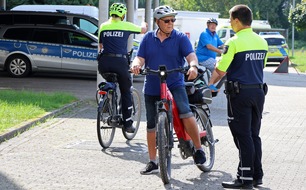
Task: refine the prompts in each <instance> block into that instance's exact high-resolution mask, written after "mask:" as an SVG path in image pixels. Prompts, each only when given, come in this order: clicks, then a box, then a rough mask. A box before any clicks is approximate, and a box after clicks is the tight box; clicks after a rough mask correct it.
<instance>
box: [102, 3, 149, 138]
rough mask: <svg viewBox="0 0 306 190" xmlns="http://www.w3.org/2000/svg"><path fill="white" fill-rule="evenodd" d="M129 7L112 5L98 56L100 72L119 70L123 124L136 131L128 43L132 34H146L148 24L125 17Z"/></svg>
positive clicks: (116, 71) (129, 131)
mask: <svg viewBox="0 0 306 190" xmlns="http://www.w3.org/2000/svg"><path fill="white" fill-rule="evenodd" d="M126 12H127V8H126V6H125V5H124V4H122V3H114V4H112V5H111V7H110V9H109V15H110V19H109V20H108V21H106V22H104V23H102V24H101V26H100V28H99V49H100V52H101V57H100V58H99V60H98V70H99V73H100V74H102V73H107V72H113V73H117V74H118V83H119V88H120V93H121V97H122V115H123V127H124V130H125V131H126V132H128V133H134V131H135V128H134V127H133V125H132V124H133V120H132V118H131V113H132V96H131V92H130V88H131V86H132V81H131V75H130V73H129V65H128V59H127V58H128V56H127V43H128V38H129V36H130V34H132V33H134V34H143V33H145V32H146V31H147V24H146V23H145V22H143V23H142V24H141V26H137V25H135V24H133V23H130V22H126V21H123V20H124V18H125V14H126Z"/></svg>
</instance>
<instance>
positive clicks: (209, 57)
mask: <svg viewBox="0 0 306 190" xmlns="http://www.w3.org/2000/svg"><path fill="white" fill-rule="evenodd" d="M217 26H218V21H217V20H216V19H214V18H210V19H208V21H207V28H206V30H205V31H204V32H202V33H201V35H200V38H199V43H198V46H197V50H196V55H197V57H198V60H199V65H202V66H204V67H206V68H207V69H209V70H210V72H211V73H212V72H213V71H214V69H215V65H216V62H217V61H216V55H217V53H219V54H222V50H221V49H218V47H219V46H223V42H222V41H221V40H220V38H219V36H218V34H217V33H216V27H217Z"/></svg>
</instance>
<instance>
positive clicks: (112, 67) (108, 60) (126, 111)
mask: <svg viewBox="0 0 306 190" xmlns="http://www.w3.org/2000/svg"><path fill="white" fill-rule="evenodd" d="M98 70H99V73H100V74H101V73H107V72H113V73H117V75H118V84H119V89H120V94H121V98H122V116H123V124H124V126H129V125H130V124H131V122H132V118H131V114H132V96H131V86H132V81H131V75H130V73H129V72H128V70H129V65H128V62H127V59H126V58H122V57H107V56H102V57H101V59H100V60H99V65H98Z"/></svg>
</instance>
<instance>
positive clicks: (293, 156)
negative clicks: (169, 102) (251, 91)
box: [0, 67, 306, 190]
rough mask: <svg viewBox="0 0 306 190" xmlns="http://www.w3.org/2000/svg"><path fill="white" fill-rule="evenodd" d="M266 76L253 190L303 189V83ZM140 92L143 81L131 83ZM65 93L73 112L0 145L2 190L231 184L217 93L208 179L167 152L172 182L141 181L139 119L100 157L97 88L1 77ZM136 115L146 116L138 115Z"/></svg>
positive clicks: (89, 82)
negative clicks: (259, 173) (259, 171)
mask: <svg viewBox="0 0 306 190" xmlns="http://www.w3.org/2000/svg"><path fill="white" fill-rule="evenodd" d="M275 69H276V67H267V68H266V69H265V81H266V82H267V83H268V85H269V92H268V95H267V96H266V103H265V108H264V114H263V119H262V130H261V137H262V143H263V169H264V173H265V175H264V178H263V183H264V184H263V185H262V186H261V187H259V188H256V189H263V190H269V189H273V190H279V189H282V190H284V189H288V190H289V189H290V190H292V189H295V190H305V189H306V119H305V118H306V96H305V94H306V88H305V87H306V75H305V74H299V73H297V72H296V70H295V69H294V68H292V67H290V68H289V73H283V74H280V73H274V71H275ZM134 81H135V82H134V86H135V87H136V88H137V89H139V90H141V88H142V78H141V77H137V78H135V80H134ZM5 88H13V89H30V90H36V91H50V92H52V91H66V92H70V93H73V94H75V95H76V96H77V97H79V98H80V100H82V101H80V102H79V104H76V105H73V106H71V107H70V109H68V110H67V109H66V111H64V112H62V113H61V114H59V115H56V116H53V117H51V118H49V119H47V120H46V121H45V122H44V123H39V124H37V125H36V126H35V127H32V128H31V129H29V130H28V131H26V132H24V133H22V134H20V135H18V136H16V137H14V138H11V139H9V140H7V141H5V142H2V143H1V144H0V189H1V190H30V189H31V190H41V189H44V190H70V189H73V190H93V189H99V190H100V189H115V190H117V189H122V190H123V189H134V190H135V189H156V190H159V189H187V190H189V189H207V190H217V189H223V188H222V186H221V182H222V181H228V180H232V179H233V178H235V174H236V167H237V164H238V151H237V149H236V148H235V145H234V143H233V140H232V136H231V134H230V131H229V128H228V126H227V121H226V118H227V116H226V99H225V96H224V94H223V93H219V94H218V96H217V97H216V98H214V99H213V103H212V104H211V105H210V108H211V111H212V115H211V119H212V123H213V126H214V127H213V132H214V136H215V138H217V139H219V142H218V143H217V144H216V159H215V164H214V167H213V169H212V171H210V172H207V173H203V172H201V171H200V170H198V169H197V167H196V166H195V165H193V161H192V159H191V158H189V159H187V160H183V159H182V158H181V157H180V155H179V151H178V148H175V149H174V151H173V161H172V179H171V181H170V184H168V185H164V184H163V183H162V181H161V179H160V176H159V174H157V175H148V176H143V175H140V173H139V171H140V170H141V169H142V168H143V167H144V166H145V164H146V163H147V161H148V156H147V146H146V127H145V126H146V125H145V114H143V115H142V119H141V126H140V130H139V132H138V134H137V135H136V137H135V139H133V140H132V141H126V140H125V139H124V137H123V135H122V132H121V131H120V130H119V129H118V130H116V134H115V139H114V142H113V143H112V145H111V147H110V148H108V149H106V150H102V148H101V146H100V145H99V143H98V140H97V135H96V104H95V102H94V97H95V96H94V94H95V90H96V81H95V80H93V79H87V78H82V79H80V78H71V77H50V76H35V77H31V78H25V79H12V78H9V77H7V76H5V75H3V74H2V73H0V89H5ZM143 113H145V112H144V111H143Z"/></svg>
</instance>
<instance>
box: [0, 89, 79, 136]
mask: <svg viewBox="0 0 306 190" xmlns="http://www.w3.org/2000/svg"><path fill="white" fill-rule="evenodd" d="M76 100H77V98H76V97H74V96H72V95H70V94H68V93H59V92H55V93H45V92H31V91H25V90H22V91H17V90H0V134H1V133H3V132H4V131H5V130H7V129H8V128H11V127H13V126H15V125H18V124H20V123H22V122H24V121H27V120H30V119H34V118H37V117H39V116H41V115H44V114H45V113H47V112H50V111H52V110H56V109H58V108H60V107H63V106H64V105H66V104H69V103H72V102H74V101H76Z"/></svg>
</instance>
